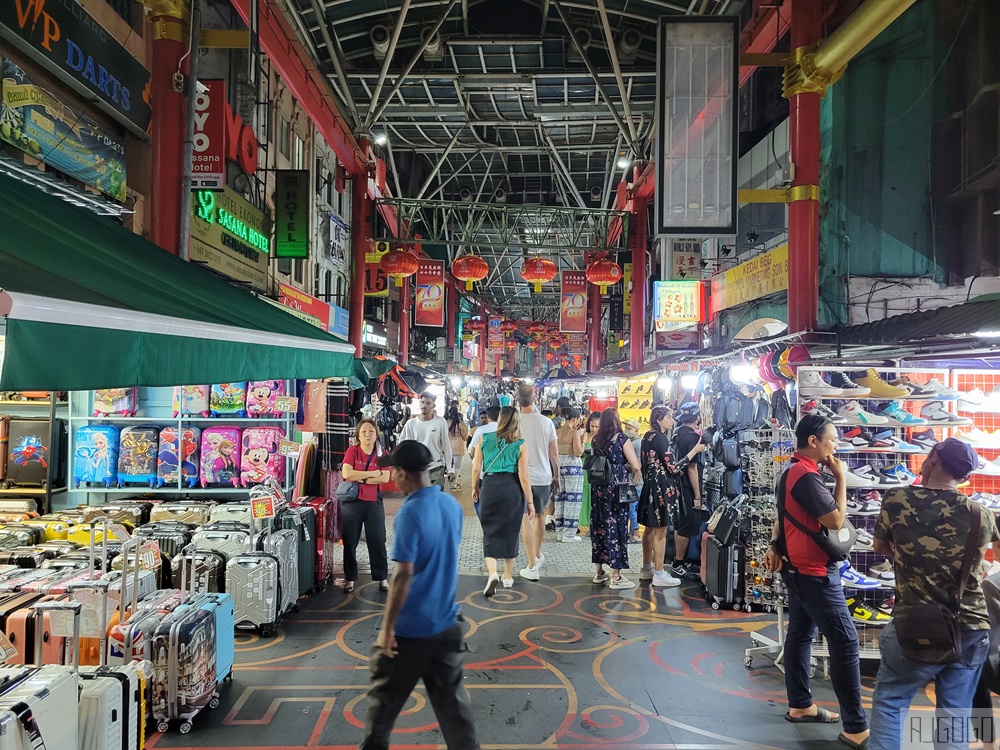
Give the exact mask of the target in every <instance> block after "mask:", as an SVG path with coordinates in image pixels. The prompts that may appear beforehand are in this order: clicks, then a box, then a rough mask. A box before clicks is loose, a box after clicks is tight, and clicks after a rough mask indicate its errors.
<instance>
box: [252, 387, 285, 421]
mask: <svg viewBox="0 0 1000 750" xmlns="http://www.w3.org/2000/svg"><path fill="white" fill-rule="evenodd" d="M284 395H285V381H284V380H254V381H253V382H251V383H250V385H249V387H248V388H247V416H248V417H271V416H275V414H276V412H275V411H274V402H275V400H276V399H277V398H278V396H284Z"/></svg>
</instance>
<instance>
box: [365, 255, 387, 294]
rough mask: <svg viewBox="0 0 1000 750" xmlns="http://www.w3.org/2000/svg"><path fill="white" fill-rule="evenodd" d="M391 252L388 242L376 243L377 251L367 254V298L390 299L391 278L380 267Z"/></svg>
mask: <svg viewBox="0 0 1000 750" xmlns="http://www.w3.org/2000/svg"><path fill="white" fill-rule="evenodd" d="M388 252H389V243H388V242H376V243H375V249H374V250H373V251H371V252H368V253H365V296H366V297H388V296H389V277H388V276H387V275H386V273H385V271H383V270H382V266H381V265H380V263H381V261H382V256H383V255H385V254H386V253H388Z"/></svg>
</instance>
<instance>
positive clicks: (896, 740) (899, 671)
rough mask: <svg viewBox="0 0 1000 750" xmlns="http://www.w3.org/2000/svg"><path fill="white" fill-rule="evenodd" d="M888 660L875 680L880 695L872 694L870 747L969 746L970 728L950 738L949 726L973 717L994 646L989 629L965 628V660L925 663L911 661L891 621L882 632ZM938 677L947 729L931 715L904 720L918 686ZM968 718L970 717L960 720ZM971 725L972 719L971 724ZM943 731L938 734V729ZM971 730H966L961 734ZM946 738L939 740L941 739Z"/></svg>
mask: <svg viewBox="0 0 1000 750" xmlns="http://www.w3.org/2000/svg"><path fill="white" fill-rule="evenodd" d="M879 649H880V650H881V652H882V663H881V664H880V665H879V669H878V678H877V679H876V681H875V695H874V696H873V697H872V733H871V737H870V738H869V740H868V748H869V750H897V749H898V748H900V747H903V746H905V747H920V748H923V747H930V746H931V742H930V739H931V738H932V737H934V740H935V741H934V743H933V746H934V747H935V748H937V749H938V750H940V749H941V748H959V747H968V746H969V736H968V735H967V734H965V732H966V729H965V728H964V727H960V728H959V730H958V733H957V734H956V735H955V736H954V737H953V738H952V739H954V740H955V741H954V742H948V741H947V739H948V737H947V729H948V728H949V727H950V726H952V724H951V721H949V720H953V719H954V718H955V717H958V718H960V719H961V718H962V717H967V718H971V717H972V704H973V701H972V697H973V695H975V692H976V685H977V684H978V683H979V673H980V672H982V670H983V662H985V661H986V655H987V654H988V653H989V650H990V632H989V631H988V630H963V631H962V660H961V661H959V662H956V663H954V664H922V663H920V662H916V661H911V660H910V659H907V658H906V656H904V655H903V650H902V649H901V648H900V647H899V640H898V639H897V638H896V629H895V628H894V627H893V626H892V625H891V624H890V625H887V626H886V627H885V629H884V630H883V631H882V635H881V636H879ZM931 681H933V682H934V693H935V695H936V696H937V709H938V710H937V714H936V716H937V718H938V720H939V722H941V723H939V724H938V728H942V729H944V730H945V731H939V732H937V733H935V732H934V729H935V727H934V726H933V725H932V721H931V717H930V716H929V715H927V716H921V717H920V718H919V722H918V723H915V722H914V721H911V722H909V723H908V724H907V726H906V727H904V726H903V717H904V716H906V712H907V711H908V710H909V708H910V703H911V701H912V700H913V696H915V695H916V694H917V691H918V690H920V689H921V688H923V687H924V686H925V685H927V684H928V683H930V682H931ZM960 723H964V722H960ZM966 726H967V725H966ZM935 734H937V736H936V737H935V736H934V735H935ZM959 735H965V736H959ZM939 739H940V740H942V741H940V742H939V741H938V740H939Z"/></svg>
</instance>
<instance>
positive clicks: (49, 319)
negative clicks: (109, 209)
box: [0, 175, 354, 390]
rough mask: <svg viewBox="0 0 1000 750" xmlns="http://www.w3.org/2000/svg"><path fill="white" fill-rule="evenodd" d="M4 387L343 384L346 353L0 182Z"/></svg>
mask: <svg viewBox="0 0 1000 750" xmlns="http://www.w3.org/2000/svg"><path fill="white" fill-rule="evenodd" d="M0 195H3V196H4V199H3V201H0V227H2V229H0V290H2V292H0V314H2V315H4V316H5V317H6V346H5V352H4V359H3V369H2V372H0V389H2V390H81V389H91V388H106V387H109V388H112V387H125V386H133V385H136V386H138V385H142V386H164V385H179V384H187V383H220V382H231V381H241V380H262V379H269V378H278V379H294V378H322V377H343V378H347V377H349V376H350V375H351V374H352V373H353V369H354V348H353V347H352V346H348V345H346V344H344V343H342V342H340V341H339V340H338V339H335V338H334V337H332V336H330V335H329V334H327V333H326V332H325V331H323V330H321V329H319V328H316V327H314V326H312V325H310V324H309V323H306V322H305V321H303V320H300V319H298V318H296V317H294V316H292V315H289V314H286V313H285V312H283V311H282V310H281V309H279V308H277V307H275V306H273V305H270V304H268V303H266V302H263V301H261V300H260V299H258V298H256V297H255V296H253V295H252V294H250V293H249V292H247V291H244V290H243V289H241V288H239V287H237V286H234V285H233V284H230V283H228V282H226V281H225V280H224V279H222V278H220V277H218V276H216V275H214V274H213V273H211V272H210V271H207V270H205V269H203V268H200V267H198V266H195V265H192V264H190V263H187V262H185V261H183V260H181V259H179V258H177V257H175V256H172V255H170V254H168V253H166V252H164V251H163V250H161V249H160V248H159V247H156V246H155V245H152V244H151V243H149V242H147V241H145V240H144V239H142V238H141V237H138V236H136V235H135V234H133V233H131V232H129V231H128V230H127V229H125V228H123V227H121V226H119V225H117V224H114V223H112V222H110V221H108V220H107V219H103V218H101V217H99V216H97V215H96V214H93V213H90V212H89V211H86V210H84V209H81V208H77V207H75V206H71V205H69V204H67V203H65V202H63V201H61V200H59V199H58V198H54V197H52V196H49V195H46V194H44V193H42V192H40V191H38V190H36V189H34V188H31V187H29V186H26V185H24V184H21V183H19V182H17V181H16V180H14V179H12V178H10V177H7V176H4V175H0Z"/></svg>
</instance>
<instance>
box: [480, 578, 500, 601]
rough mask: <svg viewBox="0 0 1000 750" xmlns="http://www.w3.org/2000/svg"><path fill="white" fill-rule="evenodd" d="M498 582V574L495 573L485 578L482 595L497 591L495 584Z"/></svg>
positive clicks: (491, 594) (489, 594)
mask: <svg viewBox="0 0 1000 750" xmlns="http://www.w3.org/2000/svg"><path fill="white" fill-rule="evenodd" d="M498 583H500V576H498V575H497V574H496V573H494V574H493V575H491V576H490V577H489V578H487V579H486V588H484V589H483V596H487V597H489V596H493V595H494V594H495V593H496V592H497V584H498Z"/></svg>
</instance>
